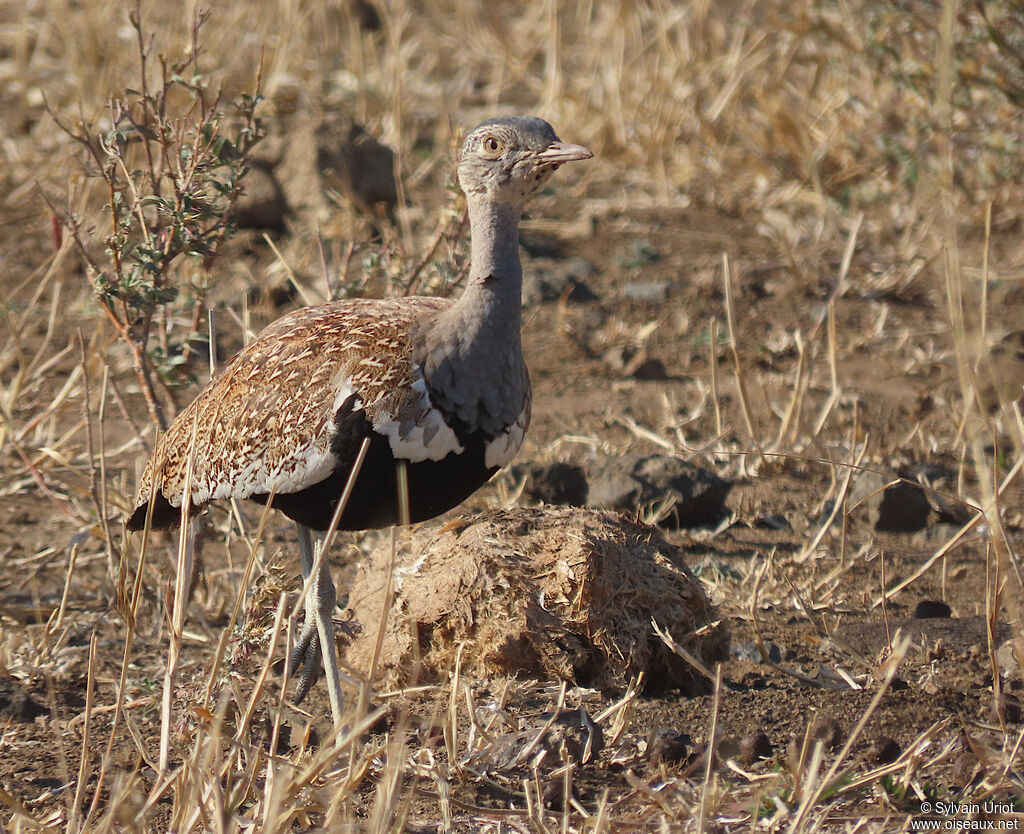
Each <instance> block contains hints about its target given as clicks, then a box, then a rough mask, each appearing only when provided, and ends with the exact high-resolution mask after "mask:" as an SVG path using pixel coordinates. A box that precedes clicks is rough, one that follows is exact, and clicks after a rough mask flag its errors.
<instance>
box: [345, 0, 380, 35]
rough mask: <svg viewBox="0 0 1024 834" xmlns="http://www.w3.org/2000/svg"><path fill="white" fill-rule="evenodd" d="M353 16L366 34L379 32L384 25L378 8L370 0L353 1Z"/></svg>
mask: <svg viewBox="0 0 1024 834" xmlns="http://www.w3.org/2000/svg"><path fill="white" fill-rule="evenodd" d="M351 6H352V14H353V16H354V17H355V19H356V20H358V21H359V28H360V29H362V30H363V31H364V32H379V31H380V29H381V26H382V25H383V24H382V23H381V20H380V13H379V12H378V11H377V7H376V6H374V5H373V3H370V2H369V0H352V3H351Z"/></svg>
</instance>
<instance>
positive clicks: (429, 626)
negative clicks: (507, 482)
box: [346, 508, 728, 694]
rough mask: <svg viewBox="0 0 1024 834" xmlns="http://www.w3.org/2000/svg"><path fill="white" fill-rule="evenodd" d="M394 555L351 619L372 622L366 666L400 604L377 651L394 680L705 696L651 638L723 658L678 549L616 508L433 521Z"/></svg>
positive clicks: (375, 566) (702, 657)
mask: <svg viewBox="0 0 1024 834" xmlns="http://www.w3.org/2000/svg"><path fill="white" fill-rule="evenodd" d="M399 550H400V552H399V554H398V556H397V558H394V557H393V553H392V547H391V545H389V544H388V543H383V544H381V545H380V546H378V547H377V548H376V549H375V550H374V551H373V552H372V553H371V554H370V556H369V557H368V558H367V559H366V561H365V562H364V563H363V565H362V566H361V568H360V570H359V572H358V573H357V575H356V579H355V581H354V583H353V591H352V594H351V597H350V599H349V614H350V616H351V617H352V618H353V619H354V620H355V621H356V622H357V623H358V624H359V625H360V626H362V631H361V634H360V636H359V637H358V638H357V639H356V640H355V641H353V643H352V644H351V645H350V646H349V648H348V650H347V653H346V660H347V662H348V663H349V664H350V665H351V666H352V667H354V668H355V669H357V670H359V671H360V672H364V673H365V672H366V671H368V670H369V669H370V668H371V664H372V661H373V657H374V652H375V649H376V641H377V622H378V620H379V619H380V618H381V615H382V611H383V609H384V606H385V604H386V600H387V599H388V592H389V585H390V584H391V576H392V573H393V575H394V579H393V592H394V597H393V601H392V603H391V606H390V609H389V612H388V615H387V619H386V626H385V633H384V637H383V642H382V644H381V648H380V654H379V657H378V665H377V669H378V674H379V675H380V677H381V679H382V680H383V681H385V682H386V685H387V686H396V685H400V684H408V683H411V682H416V681H417V679H418V680H421V681H436V680H438V679H439V677H441V676H444V675H446V674H447V673H448V671H449V670H450V669H452V668H454V667H455V665H456V662H458V663H459V664H460V666H461V669H462V671H463V674H467V675H470V676H471V677H480V678H488V677H494V676H501V675H511V676H521V677H529V678H540V679H542V680H551V679H553V680H564V681H567V682H568V683H570V684H575V685H577V686H590V687H595V688H598V689H618V690H622V689H625V687H626V686H627V685H628V684H629V682H630V679H631V678H637V677H638V676H640V675H643V679H644V681H645V685H646V686H647V688H648V689H651V690H665V689H672V688H681V689H682V691H683V692H685V693H687V694H697V693H700V692H704V691H706V689H707V681H706V680H705V679H704V678H703V677H701V674H700V672H699V671H698V670H697V669H695V668H694V667H693V666H692V665H690V663H689V662H688V661H687V660H685V659H684V658H682V657H680V656H678V655H676V654H673V653H672V651H671V650H670V649H669V648H668V647H667V646H666V644H664V643H663V642H662V641H661V640H659V639H658V638H657V637H656V636H655V635H654V634H653V633H652V630H651V620H652V619H653V620H654V621H656V622H657V623H658V624H659V625H660V626H661V627H663V628H665V629H667V630H668V631H669V632H671V634H672V635H673V636H674V637H675V639H676V640H677V641H678V642H679V643H681V644H682V645H684V646H685V647H686V649H687V650H688V651H689V652H690V654H691V655H692V656H694V657H696V658H697V659H698V660H699V661H700V662H701V663H702V664H703V668H705V669H707V668H710V667H712V666H713V665H714V664H715V662H717V661H719V660H722V659H723V658H724V648H725V644H726V643H727V641H728V638H727V635H726V634H725V630H724V629H722V628H721V627H720V626H719V625H718V624H717V623H713V622H712V618H713V612H712V610H711V607H710V604H709V603H708V601H707V597H706V596H705V594H704V590H703V589H702V587H701V585H700V582H698V581H697V580H696V579H695V578H694V576H693V574H692V573H691V572H690V570H689V568H688V567H687V566H686V564H685V562H684V561H683V554H682V553H681V552H680V550H679V548H677V547H676V546H674V545H671V544H669V543H668V542H666V541H665V539H664V538H662V536H661V534H660V533H658V531H657V530H655V529H654V528H651V527H646V526H643V525H640V524H637V523H635V522H633V521H630V520H628V519H626V518H625V517H623V516H620V515H616V514H614V513H608V512H596V511H593V510H583V509H566V508H548V509H543V510H540V509H510V510H500V511H494V512H487V513H483V514H481V515H479V516H476V517H473V518H465V519H456V520H454V521H452V522H449V523H448V524H446V525H444V526H443V527H440V528H438V527H436V526H433V525H431V526H427V527H424V528H421V529H419V530H417V531H416V533H415V534H414V535H413V536H412V537H411V539H410V540H409V541H408V542H403V543H402V544H401V546H400V548H399Z"/></svg>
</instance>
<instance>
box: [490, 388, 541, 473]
mask: <svg viewBox="0 0 1024 834" xmlns="http://www.w3.org/2000/svg"><path fill="white" fill-rule="evenodd" d="M529 419H530V401H529V399H527V401H526V405H525V406H524V407H523V411H522V413H521V414H520V415H519V416H518V417H517V418H516V421H515V422H514V423H513V424H512V425H511V426H509V427H508V430H507V431H506V432H505V433H504V434H499V435H498V436H497V437H496V438H494V440H492V441H491V442H490V443H488V444H487V446H486V447H485V448H484V466H486V467H487V468H488V469H491V468H493V467H499V468H500V467H502V466H504V465H505V464H506V463H508V462H509V461H511V460H512V458H514V457H515V456H516V452H518V451H519V447H520V446H522V445H523V437H525V436H526V426H527V423H528V422H529Z"/></svg>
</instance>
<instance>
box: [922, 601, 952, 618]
mask: <svg viewBox="0 0 1024 834" xmlns="http://www.w3.org/2000/svg"><path fill="white" fill-rule="evenodd" d="M952 616H953V610H952V609H951V608H950V607H949V606H948V605H947V604H946V603H944V602H943V601H942V600H939V599H923V600H921V601H920V602H919V603H918V604H917V605H915V606H914V619H915V620H945V619H948V618H949V617H952Z"/></svg>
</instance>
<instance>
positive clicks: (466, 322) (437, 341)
mask: <svg viewBox="0 0 1024 834" xmlns="http://www.w3.org/2000/svg"><path fill="white" fill-rule="evenodd" d="M520 212H521V208H520V206H510V205H502V204H496V203H489V202H480V201H478V200H475V199H473V198H470V201H469V223H470V233H471V235H472V246H471V249H470V253H471V254H470V258H471V260H470V267H469V283H468V284H467V285H466V289H465V290H464V291H463V293H462V296H461V297H460V298H459V300H458V301H456V302H455V304H453V305H452V306H451V307H449V308H448V309H447V310H445V311H444V312H443V313H441V315H439V316H438V317H437V318H436V319H434V320H433V321H432V322H431V324H430V326H428V327H427V328H426V329H425V330H424V331H423V332H421V334H419V335H418V336H417V337H416V338H415V339H414V342H415V344H414V354H415V355H414V361H417V363H418V364H420V365H421V367H422V368H423V373H424V377H425V379H426V383H427V386H428V389H429V391H430V396H431V399H432V401H433V402H434V405H435V406H436V407H438V408H440V409H441V411H442V413H443V414H444V415H445V419H446V420H448V423H449V425H451V426H453V427H455V428H456V431H457V432H459V433H460V436H462V435H464V434H466V433H470V432H475V431H480V432H483V433H484V434H485V435H487V436H492V437H493V436H495V435H496V434H497V433H498V432H499V431H501V430H503V429H504V428H506V427H507V426H509V425H511V424H512V423H513V422H514V421H515V420H516V418H517V417H518V416H519V415H520V413H521V411H522V409H523V405H524V402H525V399H526V396H527V392H528V390H529V379H528V376H527V374H526V367H525V365H524V364H523V356H522V340H521V336H520V332H519V331H520V326H521V318H522V317H521V312H520V311H521V307H522V297H521V296H522V284H523V268H522V265H521V264H520V263H519V215H520Z"/></svg>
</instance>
